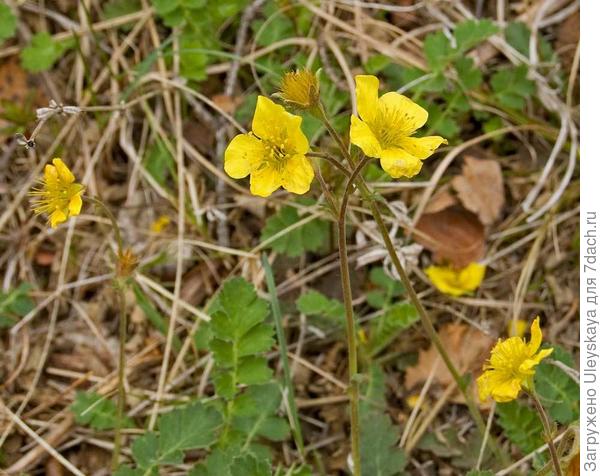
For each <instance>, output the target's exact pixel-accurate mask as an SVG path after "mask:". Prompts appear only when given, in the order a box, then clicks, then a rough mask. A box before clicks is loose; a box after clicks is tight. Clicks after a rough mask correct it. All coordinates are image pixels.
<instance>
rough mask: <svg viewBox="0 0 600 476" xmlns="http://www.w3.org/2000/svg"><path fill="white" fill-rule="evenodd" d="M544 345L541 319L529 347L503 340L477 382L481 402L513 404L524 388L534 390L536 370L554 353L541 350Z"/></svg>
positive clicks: (533, 329) (517, 340)
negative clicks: (490, 399) (492, 401)
mask: <svg viewBox="0 0 600 476" xmlns="http://www.w3.org/2000/svg"><path fill="white" fill-rule="evenodd" d="M541 343H542V331H541V330H540V318H539V317H536V318H535V320H534V321H533V324H532V325H531V340H530V341H529V342H528V343H526V342H525V341H524V340H523V339H521V338H520V337H509V338H508V339H506V340H504V341H503V340H499V341H498V343H497V344H496V345H495V346H494V348H493V349H492V353H491V356H490V360H489V361H488V362H487V363H486V364H485V365H484V367H483V374H482V375H481V376H480V377H479V378H478V379H477V386H478V387H479V399H480V400H481V401H485V400H486V399H487V398H488V397H490V396H491V397H492V398H493V399H494V400H496V401H497V402H510V401H511V400H514V399H515V398H517V397H518V396H519V392H520V391H521V388H522V387H524V388H525V389H528V390H531V389H532V388H533V376H534V375H535V367H536V366H537V365H538V364H539V363H540V362H541V361H542V359H544V358H546V357H548V356H549V355H550V354H551V353H552V351H553V350H554V349H552V348H550V349H543V350H540V351H539V352H538V350H539V348H540V345H541Z"/></svg>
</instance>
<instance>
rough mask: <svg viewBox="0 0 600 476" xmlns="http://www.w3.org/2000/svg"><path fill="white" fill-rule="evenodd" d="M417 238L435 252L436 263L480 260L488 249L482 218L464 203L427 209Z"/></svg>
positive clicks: (458, 266)
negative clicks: (441, 208) (427, 211)
mask: <svg viewBox="0 0 600 476" xmlns="http://www.w3.org/2000/svg"><path fill="white" fill-rule="evenodd" d="M415 230H416V231H417V233H416V234H415V241H416V242H418V243H419V244H421V245H423V246H424V247H425V248H426V249H428V250H429V251H431V252H432V253H433V260H434V261H435V262H436V263H444V262H449V263H450V264H452V265H453V266H455V267H457V268H464V267H465V266H467V265H468V264H469V263H472V262H474V261H479V260H480V259H481V258H483V255H484V253H485V233H484V228H483V225H482V224H481V222H480V221H479V219H478V218H477V216H476V215H474V214H473V213H471V212H469V211H467V210H465V209H464V208H462V207H461V206H453V207H449V208H445V209H443V210H441V211H438V212H435V213H425V214H424V215H423V216H422V217H421V219H420V220H419V221H418V223H417V224H416V226H415Z"/></svg>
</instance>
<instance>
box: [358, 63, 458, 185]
mask: <svg viewBox="0 0 600 476" xmlns="http://www.w3.org/2000/svg"><path fill="white" fill-rule="evenodd" d="M355 80H356V101H357V107H358V115H359V116H360V119H359V118H358V117H356V116H354V115H352V118H351V122H350V142H352V143H353V144H354V145H356V146H358V147H360V148H361V149H362V151H363V152H364V153H365V155H367V156H368V157H374V158H377V159H380V162H381V167H382V168H383V170H385V171H386V172H387V173H388V174H390V175H391V176H392V177H394V178H399V177H408V178H410V177H414V176H415V175H417V174H418V173H419V172H420V171H421V166H422V165H423V163H422V161H423V160H425V159H426V158H427V157H429V156H430V155H431V154H433V153H434V152H435V150H436V149H437V148H438V147H439V146H440V145H441V144H447V143H448V141H447V140H446V139H444V138H443V137H440V136H429V137H419V138H417V137H411V135H412V134H413V133H414V132H415V131H416V130H417V129H419V128H420V127H422V126H423V125H424V124H425V123H426V122H427V117H428V113H427V111H426V110H425V109H423V108H422V107H421V106H419V105H418V104H416V103H415V102H413V101H411V100H410V99H408V98H407V97H406V96H403V95H401V94H398V93H396V92H390V93H386V94H384V95H383V96H381V97H378V94H379V93H378V90H379V80H378V79H377V78H376V77H375V76H367V75H359V76H356V78H355Z"/></svg>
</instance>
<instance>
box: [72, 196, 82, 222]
mask: <svg viewBox="0 0 600 476" xmlns="http://www.w3.org/2000/svg"><path fill="white" fill-rule="evenodd" d="M82 204H83V200H81V194H80V193H78V194H77V195H74V196H73V198H71V200H70V201H69V216H72V217H73V216H76V215H79V213H80V212H81V205H82Z"/></svg>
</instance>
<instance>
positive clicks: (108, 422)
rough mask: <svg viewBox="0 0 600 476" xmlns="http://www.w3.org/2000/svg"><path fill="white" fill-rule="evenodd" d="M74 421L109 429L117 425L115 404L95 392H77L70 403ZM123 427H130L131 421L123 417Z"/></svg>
mask: <svg viewBox="0 0 600 476" xmlns="http://www.w3.org/2000/svg"><path fill="white" fill-rule="evenodd" d="M70 408H71V411H72V412H73V413H74V414H75V421H76V422H77V423H79V424H81V425H88V426H90V427H91V428H94V429H95V430H111V429H113V428H115V427H116V426H117V406H116V405H115V404H114V402H113V401H112V400H110V399H108V398H107V397H105V396H102V395H99V394H97V393H95V392H77V393H76V395H75V401H74V402H73V403H72V404H71V407H70ZM122 426H124V427H132V426H134V425H133V422H132V421H131V420H130V419H129V418H124V421H123V423H122Z"/></svg>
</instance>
